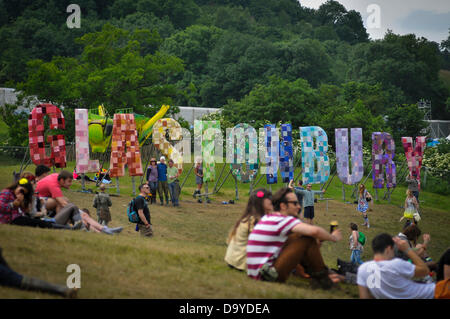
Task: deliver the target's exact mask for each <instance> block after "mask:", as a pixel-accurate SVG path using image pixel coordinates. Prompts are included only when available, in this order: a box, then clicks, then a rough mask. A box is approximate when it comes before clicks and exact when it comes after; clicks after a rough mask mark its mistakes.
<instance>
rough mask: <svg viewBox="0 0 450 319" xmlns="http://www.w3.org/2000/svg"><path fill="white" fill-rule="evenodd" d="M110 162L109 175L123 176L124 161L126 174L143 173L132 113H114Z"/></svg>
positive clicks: (136, 174) (135, 174)
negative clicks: (126, 167) (126, 166)
mask: <svg viewBox="0 0 450 319" xmlns="http://www.w3.org/2000/svg"><path fill="white" fill-rule="evenodd" d="M125 146H126V152H125ZM110 162H111V163H110V176H111V177H121V176H124V175H125V163H126V164H127V165H128V175H130V176H142V175H143V172H142V163H141V153H140V151H139V140H138V136H137V132H136V123H135V122H134V114H114V120H113V132H112V141H111V160H110Z"/></svg>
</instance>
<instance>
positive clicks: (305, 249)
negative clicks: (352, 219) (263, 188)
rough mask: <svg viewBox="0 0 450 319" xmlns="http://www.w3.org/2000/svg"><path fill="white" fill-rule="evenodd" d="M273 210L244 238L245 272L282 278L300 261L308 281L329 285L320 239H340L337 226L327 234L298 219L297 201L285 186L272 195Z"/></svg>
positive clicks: (277, 279)
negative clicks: (309, 278) (246, 240)
mask: <svg viewBox="0 0 450 319" xmlns="http://www.w3.org/2000/svg"><path fill="white" fill-rule="evenodd" d="M272 202H273V205H274V210H275V212H274V213H270V214H266V215H264V216H263V217H262V218H261V220H260V221H259V222H258V224H256V226H255V228H254V229H253V231H252V233H251V234H250V236H249V238H248V244H247V274H248V276H249V277H251V278H254V279H256V280H267V281H278V282H284V281H286V280H287V279H288V277H289V275H290V274H291V273H292V271H293V270H294V269H295V268H296V266H297V264H301V265H302V266H303V267H304V268H305V270H306V272H307V273H308V274H309V275H310V276H311V277H312V282H311V283H312V285H313V286H316V287H321V288H331V286H332V283H333V282H332V279H333V278H332V276H331V277H330V276H329V273H328V269H327V267H326V266H325V263H324V261H323V258H322V255H321V253H320V241H333V242H337V241H339V240H341V239H342V234H341V231H340V230H339V229H336V230H335V231H333V233H331V234H329V233H328V232H327V231H326V230H324V229H323V228H321V227H318V226H313V225H309V224H307V223H302V222H301V221H300V220H299V219H298V212H299V209H300V203H299V202H298V199H297V196H296V195H295V193H294V192H293V191H292V189H289V188H282V189H280V190H279V191H278V192H277V193H276V194H275V195H274V196H273V199H272Z"/></svg>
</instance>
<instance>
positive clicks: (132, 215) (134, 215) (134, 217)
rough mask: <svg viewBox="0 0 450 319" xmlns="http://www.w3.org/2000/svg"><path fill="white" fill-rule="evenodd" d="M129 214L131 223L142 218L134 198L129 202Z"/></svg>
mask: <svg viewBox="0 0 450 319" xmlns="http://www.w3.org/2000/svg"><path fill="white" fill-rule="evenodd" d="M127 216H128V221H129V222H130V223H138V222H139V221H140V220H141V219H140V218H139V215H138V213H137V211H136V208H135V206H134V198H133V199H132V200H131V201H130V203H128V206H127Z"/></svg>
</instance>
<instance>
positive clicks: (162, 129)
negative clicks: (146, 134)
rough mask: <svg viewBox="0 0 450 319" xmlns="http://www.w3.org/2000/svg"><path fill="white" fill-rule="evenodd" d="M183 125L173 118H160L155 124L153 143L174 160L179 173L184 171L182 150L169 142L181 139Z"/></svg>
mask: <svg viewBox="0 0 450 319" xmlns="http://www.w3.org/2000/svg"><path fill="white" fill-rule="evenodd" d="M181 137H182V135H181V125H180V123H178V122H177V121H175V120H174V119H171V118H165V119H160V120H158V121H157V122H156V123H155V125H154V126H153V144H154V145H155V147H156V148H157V149H159V150H160V151H161V153H162V154H164V155H165V156H167V158H168V159H172V160H173V164H174V166H175V167H176V168H177V169H178V173H179V174H181V172H183V157H182V155H181V153H180V152H178V150H177V149H176V148H175V147H174V146H173V145H172V144H170V142H169V139H170V140H172V141H179V140H180V139H181Z"/></svg>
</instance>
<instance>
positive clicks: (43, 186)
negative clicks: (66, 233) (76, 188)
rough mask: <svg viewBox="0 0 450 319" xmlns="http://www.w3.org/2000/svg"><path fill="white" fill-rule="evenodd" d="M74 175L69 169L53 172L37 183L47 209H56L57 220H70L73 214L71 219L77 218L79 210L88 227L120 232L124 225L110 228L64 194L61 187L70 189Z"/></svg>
mask: <svg viewBox="0 0 450 319" xmlns="http://www.w3.org/2000/svg"><path fill="white" fill-rule="evenodd" d="M72 181H73V176H72V174H71V173H70V172H68V171H64V170H63V171H61V172H60V173H59V174H58V173H55V174H51V175H49V176H47V177H45V178H44V179H42V180H40V181H39V182H38V183H37V190H38V191H39V195H40V196H42V197H44V199H46V209H47V210H52V209H56V215H55V217H54V218H55V220H56V221H58V220H59V219H63V220H68V219H67V217H68V216H71V219H72V220H73V219H74V218H75V219H77V217H76V216H77V212H78V213H79V215H80V216H81V218H82V220H83V224H84V226H85V227H86V228H89V227H90V226H93V227H94V228H95V229H97V230H99V231H101V232H103V233H105V234H108V235H112V234H114V233H120V232H121V231H122V229H123V228H122V227H116V228H109V227H108V226H102V225H100V224H99V223H98V222H96V221H95V220H93V219H92V218H91V217H90V216H87V215H83V212H82V211H81V210H79V209H78V207H77V206H76V205H74V204H72V203H70V202H69V199H68V198H67V197H65V196H63V194H62V191H61V187H64V188H67V189H69V188H70V186H71V185H72Z"/></svg>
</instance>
